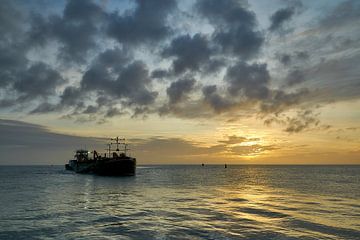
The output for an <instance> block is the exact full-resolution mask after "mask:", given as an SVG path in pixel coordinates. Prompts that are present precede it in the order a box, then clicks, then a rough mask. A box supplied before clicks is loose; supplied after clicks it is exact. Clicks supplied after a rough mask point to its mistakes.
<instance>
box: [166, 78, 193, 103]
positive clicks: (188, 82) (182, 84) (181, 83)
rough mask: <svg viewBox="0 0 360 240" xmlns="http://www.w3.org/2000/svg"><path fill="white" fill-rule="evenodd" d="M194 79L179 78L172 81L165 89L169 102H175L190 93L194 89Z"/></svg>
mask: <svg viewBox="0 0 360 240" xmlns="http://www.w3.org/2000/svg"><path fill="white" fill-rule="evenodd" d="M195 82H196V81H195V79H193V78H190V79H180V80H178V81H176V82H172V83H171V85H170V86H169V87H168V88H167V89H166V93H167V95H168V97H169V103H170V104H176V103H178V102H180V101H181V100H182V99H183V98H184V97H186V94H188V93H190V92H191V91H192V90H193V89H194V85H195Z"/></svg>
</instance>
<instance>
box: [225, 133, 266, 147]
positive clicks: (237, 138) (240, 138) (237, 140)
mask: <svg viewBox="0 0 360 240" xmlns="http://www.w3.org/2000/svg"><path fill="white" fill-rule="evenodd" d="M257 141H260V138H247V137H243V136H236V135H230V136H228V139H226V140H221V141H219V143H224V144H226V145H233V144H240V143H246V142H257Z"/></svg>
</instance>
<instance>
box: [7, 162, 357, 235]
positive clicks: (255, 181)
mask: <svg viewBox="0 0 360 240" xmlns="http://www.w3.org/2000/svg"><path fill="white" fill-rule="evenodd" d="M0 239H360V166H232V165H228V167H227V168H224V166H221V165H217V166H216V165H213V166H211V165H205V166H204V167H202V166H138V168H137V175H136V176H135V177H101V176H94V175H82V174H75V173H73V172H69V171H65V170H64V169H63V166H28V167H25V166H22V167H15V166H12V167H10V166H2V167H0Z"/></svg>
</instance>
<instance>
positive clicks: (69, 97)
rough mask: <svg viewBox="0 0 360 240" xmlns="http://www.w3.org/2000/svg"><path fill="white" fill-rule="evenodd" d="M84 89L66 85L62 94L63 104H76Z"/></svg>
mask: <svg viewBox="0 0 360 240" xmlns="http://www.w3.org/2000/svg"><path fill="white" fill-rule="evenodd" d="M82 95H83V93H82V91H81V89H80V88H77V87H73V86H69V87H66V88H65V89H64V91H63V93H62V95H61V96H60V105H61V106H75V105H77V104H78V103H79V102H80V101H81V99H82Z"/></svg>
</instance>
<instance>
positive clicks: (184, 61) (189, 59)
mask: <svg viewBox="0 0 360 240" xmlns="http://www.w3.org/2000/svg"><path fill="white" fill-rule="evenodd" d="M211 53H212V50H211V49H210V46H209V43H208V40H207V39H206V37H205V36H203V35H200V34H196V35H194V36H193V37H191V36H190V35H183V36H179V37H177V38H175V39H173V40H172V42H171V44H170V46H169V47H168V48H166V49H165V50H164V51H163V53H162V55H163V56H164V57H175V60H174V61H173V64H172V67H173V71H174V72H175V74H179V73H183V72H185V71H186V70H192V71H199V70H200V68H201V66H202V65H204V64H206V63H208V62H209V61H210V56H211Z"/></svg>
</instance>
